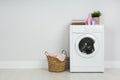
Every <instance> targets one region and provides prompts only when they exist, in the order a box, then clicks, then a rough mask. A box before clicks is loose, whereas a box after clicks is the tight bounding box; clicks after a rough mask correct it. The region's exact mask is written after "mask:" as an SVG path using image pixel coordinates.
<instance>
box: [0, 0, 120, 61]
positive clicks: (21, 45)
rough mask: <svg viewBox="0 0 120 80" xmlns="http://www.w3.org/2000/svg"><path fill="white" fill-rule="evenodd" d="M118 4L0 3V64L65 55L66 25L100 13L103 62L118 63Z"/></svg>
mask: <svg viewBox="0 0 120 80" xmlns="http://www.w3.org/2000/svg"><path fill="white" fill-rule="evenodd" d="M119 4H120V0H59V1H58V0H0V61H40V60H43V59H46V57H45V55H44V51H45V50H47V51H49V52H54V53H56V52H60V51H61V50H62V49H65V50H67V51H68V27H69V26H68V25H69V24H70V22H71V20H72V19H86V18H87V15H88V14H89V13H90V12H93V11H94V10H100V11H101V12H102V16H101V23H102V24H104V25H105V60H106V61H119V60H120V47H119V45H120V36H119V34H120V31H119V30H120V26H119V25H120V21H119V19H120V16H119V14H120V9H119V8H120V5H119Z"/></svg>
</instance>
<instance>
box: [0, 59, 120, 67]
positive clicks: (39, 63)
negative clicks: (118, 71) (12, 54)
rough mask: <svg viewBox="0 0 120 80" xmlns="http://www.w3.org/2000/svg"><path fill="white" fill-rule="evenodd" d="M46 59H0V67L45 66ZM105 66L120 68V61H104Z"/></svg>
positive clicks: (46, 64)
mask: <svg viewBox="0 0 120 80" xmlns="http://www.w3.org/2000/svg"><path fill="white" fill-rule="evenodd" d="M47 67H48V63H47V61H46V59H42V60H39V61H0V69H16V68H20V69H21V68H28V69H29V68H30V69H31V68H47ZM105 68H120V61H105Z"/></svg>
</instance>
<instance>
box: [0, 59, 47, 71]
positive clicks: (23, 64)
mask: <svg viewBox="0 0 120 80" xmlns="http://www.w3.org/2000/svg"><path fill="white" fill-rule="evenodd" d="M16 68H20V69H21V68H28V69H29V68H47V61H46V60H39V61H0V69H16Z"/></svg>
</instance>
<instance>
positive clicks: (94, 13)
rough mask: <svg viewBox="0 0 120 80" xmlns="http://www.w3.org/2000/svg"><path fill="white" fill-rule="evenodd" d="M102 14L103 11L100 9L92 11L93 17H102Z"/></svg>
mask: <svg viewBox="0 0 120 80" xmlns="http://www.w3.org/2000/svg"><path fill="white" fill-rule="evenodd" d="M100 16H101V12H100V11H94V12H93V13H92V17H100Z"/></svg>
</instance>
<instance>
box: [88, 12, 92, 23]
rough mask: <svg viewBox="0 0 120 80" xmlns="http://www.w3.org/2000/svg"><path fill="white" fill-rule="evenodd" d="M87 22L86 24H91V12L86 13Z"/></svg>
mask: <svg viewBox="0 0 120 80" xmlns="http://www.w3.org/2000/svg"><path fill="white" fill-rule="evenodd" d="M87 24H88V25H92V16H91V13H90V14H89V15H88V18H87Z"/></svg>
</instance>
